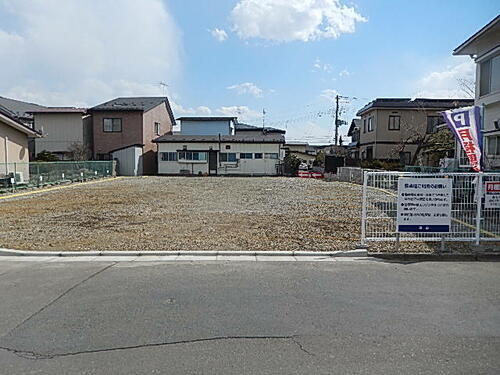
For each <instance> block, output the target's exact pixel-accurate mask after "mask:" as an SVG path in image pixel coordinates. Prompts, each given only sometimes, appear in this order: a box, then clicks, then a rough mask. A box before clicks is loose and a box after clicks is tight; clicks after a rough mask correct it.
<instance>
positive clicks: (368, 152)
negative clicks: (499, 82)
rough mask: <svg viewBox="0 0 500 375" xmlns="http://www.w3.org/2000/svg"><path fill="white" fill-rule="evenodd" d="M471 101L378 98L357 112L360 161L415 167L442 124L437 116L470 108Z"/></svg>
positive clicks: (354, 151) (353, 152)
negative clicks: (393, 163) (447, 111)
mask: <svg viewBox="0 0 500 375" xmlns="http://www.w3.org/2000/svg"><path fill="white" fill-rule="evenodd" d="M473 103H474V101H473V100H472V99H409V98H394V99H393V98H390V99H385V98H378V99H375V100H373V101H371V102H370V103H368V104H367V105H365V106H364V107H363V108H362V109H361V110H359V111H358V113H357V116H359V117H360V119H359V121H358V122H357V123H358V125H357V126H358V128H359V130H358V134H359V135H357V137H358V136H359V141H358V146H357V150H354V149H352V150H351V154H357V155H359V157H360V159H361V160H384V161H397V162H400V163H401V164H402V165H411V164H415V163H417V157H418V156H419V154H420V151H421V150H422V147H424V146H425V143H426V142H427V140H428V137H426V135H427V134H432V133H435V132H436V131H437V129H438V127H439V125H440V124H442V123H443V122H444V120H443V118H442V116H441V115H440V112H442V111H445V110H447V109H451V108H459V107H464V106H470V105H473Z"/></svg>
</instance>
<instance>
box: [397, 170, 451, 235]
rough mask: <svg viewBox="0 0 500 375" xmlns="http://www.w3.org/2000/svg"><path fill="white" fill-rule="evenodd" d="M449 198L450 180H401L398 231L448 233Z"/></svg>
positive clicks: (449, 221) (449, 217)
mask: <svg viewBox="0 0 500 375" xmlns="http://www.w3.org/2000/svg"><path fill="white" fill-rule="evenodd" d="M452 196H453V191H452V179H450V178H406V177H405V178H400V179H399V180H398V201H397V204H398V207H397V220H396V225H397V231H398V232H422V233H447V232H450V226H451V203H452Z"/></svg>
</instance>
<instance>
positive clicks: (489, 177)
mask: <svg viewBox="0 0 500 375" xmlns="http://www.w3.org/2000/svg"><path fill="white" fill-rule="evenodd" d="M401 177H412V178H425V177H427V178H429V177H434V178H436V177H442V178H451V179H453V190H452V208H451V228H450V232H448V233H400V232H398V231H397V230H396V214H397V195H398V180H399V178H401ZM487 182H500V173H412V172H368V171H367V172H365V173H364V178H363V206H362V218H361V243H362V244H366V242H367V241H474V242H475V243H476V244H479V243H480V242H481V241H499V242H500V209H499V208H485V195H484V187H485V185H486V183H487Z"/></svg>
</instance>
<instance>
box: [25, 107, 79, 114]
mask: <svg viewBox="0 0 500 375" xmlns="http://www.w3.org/2000/svg"><path fill="white" fill-rule="evenodd" d="M28 113H82V114H84V113H87V110H86V109H85V108H75V107H47V108H40V109H35V110H32V111H29V112H28Z"/></svg>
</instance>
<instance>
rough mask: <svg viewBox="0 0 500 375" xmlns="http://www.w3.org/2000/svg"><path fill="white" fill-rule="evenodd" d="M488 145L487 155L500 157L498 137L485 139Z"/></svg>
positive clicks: (499, 136)
mask: <svg viewBox="0 0 500 375" xmlns="http://www.w3.org/2000/svg"><path fill="white" fill-rule="evenodd" d="M486 140H487V143H488V155H490V156H500V135H495V136H490V137H488V138H486Z"/></svg>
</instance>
